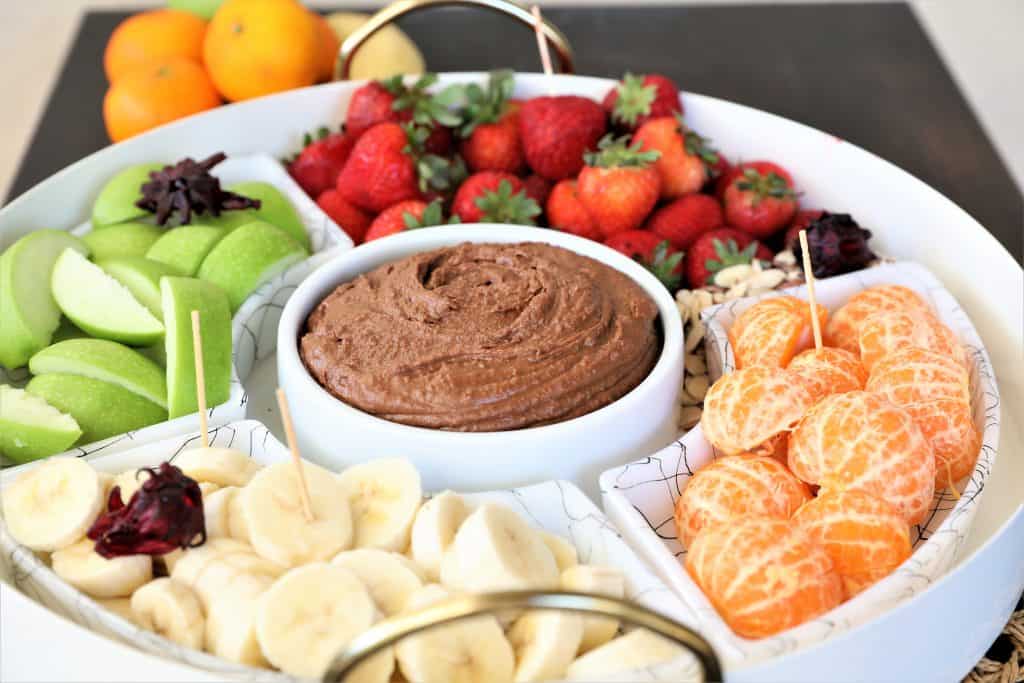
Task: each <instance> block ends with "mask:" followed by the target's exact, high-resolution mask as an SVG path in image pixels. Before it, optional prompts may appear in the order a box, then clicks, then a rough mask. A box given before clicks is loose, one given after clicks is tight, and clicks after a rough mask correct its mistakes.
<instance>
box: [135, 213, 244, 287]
mask: <svg viewBox="0 0 1024 683" xmlns="http://www.w3.org/2000/svg"><path fill="white" fill-rule="evenodd" d="M225 234H226V231H225V230H223V229H222V228H215V227H213V226H210V225H183V226H181V227H179V228H172V229H170V230H168V231H167V232H165V233H164V235H163V237H161V238H160V239H158V240H157V241H156V243H155V244H153V246H152V247H150V248H149V251H147V252H146V258H148V259H150V260H152V261H159V262H161V263H166V264H167V265H169V266H173V267H174V268H177V269H178V270H179V271H181V274H182V275H188V276H192V275H195V274H196V271H198V270H199V266H200V264H202V262H203V259H204V258H206V255H207V254H209V253H210V250H211V249H213V248H214V246H216V244H217V243H218V242H220V240H221V238H222V237H224V235H225Z"/></svg>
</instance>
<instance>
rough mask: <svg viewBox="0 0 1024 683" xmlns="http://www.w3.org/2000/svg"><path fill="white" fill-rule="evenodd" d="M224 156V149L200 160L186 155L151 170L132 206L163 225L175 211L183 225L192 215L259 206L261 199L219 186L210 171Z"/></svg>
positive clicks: (213, 214) (190, 219)
mask: <svg viewBox="0 0 1024 683" xmlns="http://www.w3.org/2000/svg"><path fill="white" fill-rule="evenodd" d="M225 159H227V155H226V154H224V152H217V153H216V154H214V155H213V156H210V157H207V158H206V159H203V160H202V161H196V160H195V159H192V158H191V157H185V158H184V159H182V160H181V161H179V162H178V163H176V164H174V165H173V166H164V167H163V168H162V169H160V170H159V171H152V172H151V173H150V174H149V181H148V182H146V183H143V184H142V187H141V188H140V191H141V192H142V199H140V200H138V201H137V202H135V206H137V207H139V208H140V209H144V210H146V211H150V212H152V213H155V214H156V223H157V225H165V224H166V223H167V222H168V221H169V220H171V218H172V216H174V215H175V214H177V217H178V220H179V222H180V223H181V224H182V225H185V224H187V223H190V222H191V221H192V214H199V215H202V214H205V213H209V214H210V215H211V216H219V215H220V214H221V212H223V211H239V210H243V209H258V208H260V206H261V203H260V200H258V199H251V198H249V197H243V196H242V195H240V194H235V193H234V192H228V191H227V190H224V189H221V186H220V180H219V179H218V178H217V177H216V176H214V175H211V174H210V169H211V168H213V167H214V166H216V165H217V164H219V163H220V162H222V161H224V160H225Z"/></svg>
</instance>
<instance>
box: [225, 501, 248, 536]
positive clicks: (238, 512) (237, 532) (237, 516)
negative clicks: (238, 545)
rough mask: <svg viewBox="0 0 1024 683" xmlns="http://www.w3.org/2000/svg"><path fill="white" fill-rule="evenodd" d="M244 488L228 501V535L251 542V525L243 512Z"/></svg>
mask: <svg viewBox="0 0 1024 683" xmlns="http://www.w3.org/2000/svg"><path fill="white" fill-rule="evenodd" d="M241 493H242V489H238V491H237V493H236V494H235V495H234V496H232V497H231V499H230V500H229V501H228V512H227V518H228V536H230V537H231V538H234V539H237V540H239V541H244V542H245V543H249V527H248V526H247V525H246V523H245V515H243V514H242V496H241Z"/></svg>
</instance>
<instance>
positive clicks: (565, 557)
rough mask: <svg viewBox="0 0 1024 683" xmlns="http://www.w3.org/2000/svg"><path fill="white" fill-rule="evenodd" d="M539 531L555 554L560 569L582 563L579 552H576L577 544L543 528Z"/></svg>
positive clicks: (561, 570)
mask: <svg viewBox="0 0 1024 683" xmlns="http://www.w3.org/2000/svg"><path fill="white" fill-rule="evenodd" d="M537 533H539V534H540V537H541V540H543V541H544V545H546V546H547V547H548V550H550V551H551V554H552V555H554V556H555V564H557V565H558V571H560V572H563V571H565V570H566V569H568V568H569V567H575V566H576V565H578V564H579V563H580V556H579V553H577V552H576V546H574V545H573V544H572V543H570V542H569V541H567V540H565V539H564V538H562V537H561V536H558V535H555V534H553V533H551V532H549V531H544V530H543V529H539V530H538V531H537Z"/></svg>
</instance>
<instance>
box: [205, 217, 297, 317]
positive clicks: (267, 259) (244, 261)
mask: <svg viewBox="0 0 1024 683" xmlns="http://www.w3.org/2000/svg"><path fill="white" fill-rule="evenodd" d="M304 258H306V250H305V249H303V248H302V246H301V245H300V244H299V243H298V242H296V241H295V240H293V239H292V238H291V237H290V236H289V235H288V234H287V233H286V232H284V231H283V230H281V229H280V228H276V227H274V226H273V225H271V224H270V223H265V222H263V221H257V222H255V223H249V224H248V225H243V226H242V227H240V228H238V229H237V230H234V231H232V232H231V233H229V234H228V235H227V236H226V237H225V238H224V239H222V240H221V241H220V242H219V243H218V244H217V246H216V247H214V248H213V250H212V251H211V252H210V253H209V255H207V257H206V258H205V259H204V260H203V265H201V266H200V267H199V273H198V276H199V278H201V279H203V280H207V281H209V282H213V283H215V284H217V285H218V286H219V287H220V288H221V289H223V290H224V291H225V293H227V295H228V300H229V301H230V302H231V310H232V311H237V310H238V308H239V306H241V305H242V302H243V301H245V298H246V297H247V296H249V295H250V294H252V292H253V291H255V290H256V288H257V287H259V286H260V285H262V284H263V283H264V282H267V281H268V280H270V279H271V278H273V277H274V276H276V275H278V274H279V273H281V272H283V271H284V270H286V269H287V268H288V267H290V266H291V265H293V264H295V263H297V262H299V261H301V260H302V259H304Z"/></svg>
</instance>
